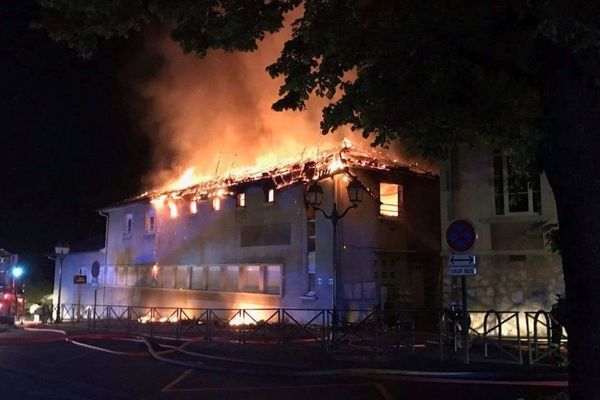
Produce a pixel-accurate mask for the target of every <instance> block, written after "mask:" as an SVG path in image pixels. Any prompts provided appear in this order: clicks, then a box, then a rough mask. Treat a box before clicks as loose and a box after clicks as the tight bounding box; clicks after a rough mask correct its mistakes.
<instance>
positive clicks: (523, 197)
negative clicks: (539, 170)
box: [494, 151, 542, 215]
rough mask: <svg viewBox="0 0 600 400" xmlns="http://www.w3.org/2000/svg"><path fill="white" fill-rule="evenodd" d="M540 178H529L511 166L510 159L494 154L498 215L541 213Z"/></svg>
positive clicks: (495, 196) (496, 209)
mask: <svg viewBox="0 0 600 400" xmlns="http://www.w3.org/2000/svg"><path fill="white" fill-rule="evenodd" d="M541 203H542V196H541V192H540V177H539V176H535V177H529V176H528V175H527V174H523V173H519V172H517V171H515V170H514V168H513V167H512V166H511V163H510V159H509V157H507V156H505V155H503V154H502V153H501V152H499V151H496V152H494V205H495V211H496V215H509V214H531V213H539V212H540V211H541V208H542V207H541V206H542V204H541Z"/></svg>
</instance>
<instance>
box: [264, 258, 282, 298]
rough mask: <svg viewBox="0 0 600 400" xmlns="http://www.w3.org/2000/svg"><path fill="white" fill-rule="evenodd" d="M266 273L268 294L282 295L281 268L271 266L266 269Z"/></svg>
mask: <svg viewBox="0 0 600 400" xmlns="http://www.w3.org/2000/svg"><path fill="white" fill-rule="evenodd" d="M265 272H266V275H267V276H266V286H267V287H266V290H265V292H266V293H269V294H280V293H281V267H280V266H279V265H269V266H267V267H265Z"/></svg>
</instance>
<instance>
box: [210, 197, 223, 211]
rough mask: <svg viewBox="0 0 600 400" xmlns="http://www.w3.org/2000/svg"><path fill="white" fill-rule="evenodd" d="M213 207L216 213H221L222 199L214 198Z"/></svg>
mask: <svg viewBox="0 0 600 400" xmlns="http://www.w3.org/2000/svg"><path fill="white" fill-rule="evenodd" d="M212 207H213V210H215V211H219V210H220V209H221V199H220V198H219V197H213V199H212Z"/></svg>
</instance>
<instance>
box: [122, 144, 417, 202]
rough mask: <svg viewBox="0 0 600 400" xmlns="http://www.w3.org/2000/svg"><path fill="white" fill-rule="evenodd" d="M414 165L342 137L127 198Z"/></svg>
mask: <svg viewBox="0 0 600 400" xmlns="http://www.w3.org/2000/svg"><path fill="white" fill-rule="evenodd" d="M414 167H416V163H406V162H399V161H398V160H394V159H391V158H390V157H389V156H388V155H387V154H385V153H384V152H383V151H381V150H376V149H374V148H364V147H358V146H355V145H353V144H352V143H350V141H349V140H347V139H344V141H343V142H342V145H341V146H340V147H339V148H331V149H327V150H320V149H319V148H316V149H314V150H312V151H310V152H306V151H303V152H302V153H301V154H299V155H298V156H296V157H293V158H288V159H285V160H281V161H279V162H278V163H277V164H275V165H273V166H272V167H270V168H256V167H255V168H240V169H238V170H236V171H235V172H231V173H229V174H227V175H225V176H218V177H214V178H213V179H206V180H202V181H200V182H197V183H195V184H193V185H189V186H187V187H184V188H176V189H172V190H151V191H147V192H144V193H142V194H140V195H138V196H136V197H134V198H132V199H129V201H136V200H142V199H150V200H151V201H152V202H153V203H157V204H162V203H163V202H164V201H165V200H167V199H182V198H186V199H190V200H200V199H207V198H214V197H224V196H227V195H232V194H234V193H235V191H234V189H235V187H236V186H239V185H243V184H247V183H251V182H256V181H259V180H272V182H273V186H274V188H275V189H282V188H285V187H288V186H291V185H293V184H296V183H299V182H303V183H310V182H316V181H319V180H321V179H324V178H327V177H331V176H334V175H337V174H340V173H346V174H348V175H350V176H353V175H352V173H351V171H350V169H352V168H360V169H371V170H381V171H392V170H405V171H407V172H409V171H412V172H416V171H414ZM186 175H189V170H188V171H186V172H185V173H184V174H183V175H182V177H181V178H180V179H179V180H178V182H180V181H182V179H183V178H185V177H186Z"/></svg>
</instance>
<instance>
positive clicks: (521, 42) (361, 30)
mask: <svg viewBox="0 0 600 400" xmlns="http://www.w3.org/2000/svg"><path fill="white" fill-rule="evenodd" d="M40 3H41V4H42V5H43V6H44V7H45V13H46V15H45V19H44V21H45V22H44V24H45V27H46V28H47V30H48V31H49V32H50V34H51V35H52V36H53V37H54V38H55V39H57V40H63V41H66V42H67V43H69V45H71V46H73V47H75V48H77V49H78V50H79V51H80V52H82V53H83V54H87V53H88V52H90V51H93V50H95V48H96V47H97V46H98V45H99V43H100V41H101V40H104V39H108V38H112V37H123V36H127V35H129V34H130V33H131V32H133V31H136V30H140V29H142V28H143V26H144V25H146V24H148V23H150V22H154V21H158V22H161V23H163V24H164V26H166V27H168V28H169V29H170V30H171V35H172V37H173V39H174V40H176V41H178V42H179V43H180V44H181V46H182V48H183V49H184V50H185V51H188V52H195V53H197V54H198V55H200V56H204V55H205V54H206V51H207V50H208V49H211V48H219V49H225V50H228V51H237V50H242V51H251V50H254V49H255V48H256V47H257V43H258V42H259V41H260V40H261V39H262V38H263V37H264V35H265V34H266V33H268V32H273V31H276V30H278V29H280V28H281V26H282V23H283V15H284V13H286V12H288V11H290V10H292V9H295V8H298V7H303V13H301V14H299V15H301V17H299V18H298V19H297V20H295V21H294V25H293V27H294V30H293V37H292V38H291V40H289V41H288V42H287V43H286V45H285V48H284V50H283V52H282V54H281V56H280V58H279V59H278V60H277V62H276V63H275V64H273V65H271V66H270V67H269V68H268V72H269V73H270V74H271V75H272V76H274V77H275V76H284V77H285V83H284V84H283V86H282V88H281V91H280V95H281V97H280V99H279V100H278V101H277V102H276V103H275V104H274V105H273V107H274V108H275V109H276V110H283V109H303V108H304V104H305V101H306V100H307V99H308V98H309V96H311V95H318V96H326V97H328V98H329V99H332V102H331V103H330V104H329V105H328V106H327V107H326V108H325V109H324V110H323V120H322V124H321V128H322V130H323V132H324V133H327V132H330V131H332V130H334V129H336V128H337V127H339V126H341V125H344V124H349V125H350V126H352V127H353V128H354V129H356V130H360V131H362V132H363V134H364V135H365V136H371V137H372V138H373V139H374V142H375V143H376V144H380V145H385V144H387V143H389V142H390V141H393V140H397V139H399V140H403V141H404V142H405V143H407V144H408V145H409V146H411V147H412V148H413V149H415V150H418V151H420V152H421V153H423V154H424V155H426V156H429V157H443V156H445V155H447V154H448V152H449V151H450V149H451V148H452V146H453V144H454V143H457V142H467V143H475V142H476V141H480V140H483V141H486V142H488V143H491V144H493V145H495V146H498V147H499V148H502V149H504V150H506V151H507V152H509V153H510V154H511V156H520V159H521V160H525V161H527V164H528V165H529V166H530V167H531V166H537V167H538V168H539V169H540V170H542V171H544V172H545V173H546V175H547V177H548V180H549V182H550V185H551V187H552V189H553V191H554V195H555V200H556V205H557V209H558V219H559V223H560V232H561V253H562V257H563V268H564V277H565V287H566V298H567V311H568V314H569V321H570V322H569V327H568V328H569V336H570V340H569V358H570V377H569V379H570V391H571V397H572V398H573V399H600V389H599V388H598V385H597V384H596V382H598V381H599V380H600V299H599V298H598V295H597V293H598V288H599V287H600V240H598V232H600V178H598V171H600V151H598V148H599V146H600V135H598V130H599V129H600V91H599V86H600V2H597V1H589V0H586V1H584V0H553V1H551V0H528V1H523V0H496V1H479V2H468V1H460V0H457V1H422V0H305V1H304V2H303V4H300V3H301V2H300V1H299V0H288V1H286V0H279V1H278V0H272V1H267V0H222V1H217V0H213V1H211V0H178V1H176V0H145V1H144V0H135V1H134V0H113V1H108V0H106V1H101V2H100V1H95V0H86V1H84V0H79V1H75V0H73V1H70V0H40ZM334 96H335V97H334Z"/></svg>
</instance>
